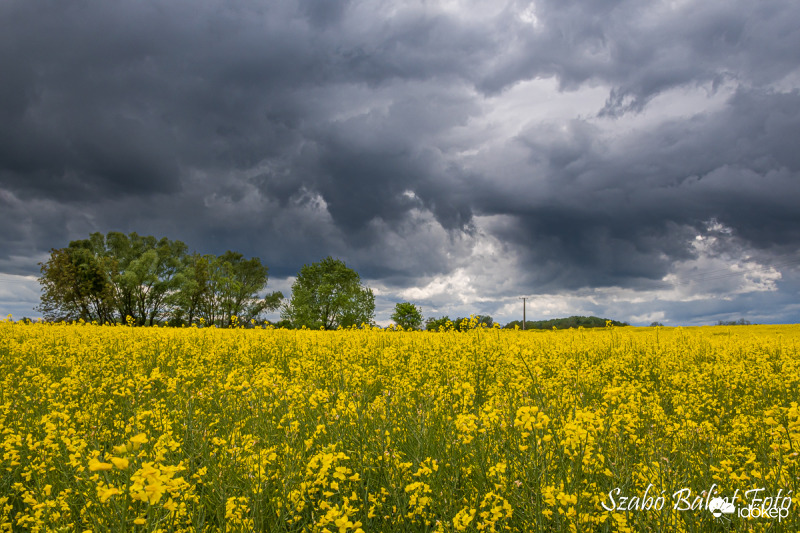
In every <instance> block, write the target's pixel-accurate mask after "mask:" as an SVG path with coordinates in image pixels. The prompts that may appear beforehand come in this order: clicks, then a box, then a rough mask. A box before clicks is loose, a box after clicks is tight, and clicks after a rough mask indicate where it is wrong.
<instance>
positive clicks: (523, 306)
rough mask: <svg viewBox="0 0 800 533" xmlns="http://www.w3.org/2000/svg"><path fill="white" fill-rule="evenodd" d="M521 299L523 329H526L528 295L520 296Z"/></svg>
mask: <svg viewBox="0 0 800 533" xmlns="http://www.w3.org/2000/svg"><path fill="white" fill-rule="evenodd" d="M519 299H520V300H522V329H523V331H524V330H525V300H527V299H528V298H527V297H526V296H520V297H519Z"/></svg>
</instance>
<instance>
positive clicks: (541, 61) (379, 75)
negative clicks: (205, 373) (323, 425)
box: [0, 0, 800, 320]
mask: <svg viewBox="0 0 800 533" xmlns="http://www.w3.org/2000/svg"><path fill="white" fill-rule="evenodd" d="M799 11H800V7H798V6H795V5H794V4H793V3H791V2H788V1H779V0H769V1H764V2H759V3H757V4H753V3H751V2H734V3H714V4H708V3H702V2H688V1H687V2H674V3H659V4H642V3H640V2H631V1H607V2H573V1H570V2H564V1H544V0H541V1H538V2H535V3H526V2H516V1H511V2H508V3H507V4H497V3H496V2H480V1H476V2H462V3H460V4H458V5H457V6H456V7H455V8H453V7H452V6H450V7H448V6H447V5H446V4H442V5H437V4H432V3H425V2H423V3H420V4H408V3H404V4H400V3H395V2H389V1H387V2H359V1H355V0H351V1H341V2H324V3H315V2H306V1H303V2H269V3H266V4H263V3H256V2H250V1H246V0H241V1H237V2H230V3H221V2H216V1H211V0H209V1H201V2H169V3H164V2H151V3H144V4H143V3H123V2H119V3H115V2H112V3H107V4H91V3H82V2H65V3H57V4H53V3H48V2H43V1H25V2H21V1H11V2H6V3H4V4H3V5H2V6H0V72H2V75H3V79H4V83H3V84H0V205H2V213H0V223H2V224H3V227H4V228H6V229H7V230H8V231H4V232H3V235H2V237H0V272H4V273H7V274H35V273H36V271H37V267H36V266H35V263H36V262H37V261H39V260H41V258H42V257H43V254H45V253H46V252H47V250H48V249H49V248H50V247H59V246H64V245H65V244H66V243H67V242H68V241H69V240H70V239H75V238H82V237H84V236H85V235H86V234H88V233H89V232H91V231H101V232H107V231H111V230H120V231H137V232H139V233H151V234H155V235H167V236H170V237H172V238H178V239H182V240H185V241H186V242H187V243H188V244H189V245H190V247H192V248H195V249H198V250H200V251H204V252H205V251H213V252H222V251H224V250H226V249H236V250H240V251H242V252H243V253H245V254H249V255H257V256H260V257H262V258H263V259H264V260H265V262H267V263H268V264H269V265H270V268H271V272H272V273H273V275H275V276H277V277H281V278H285V277H286V276H290V275H291V274H293V273H294V272H296V271H297V269H298V268H299V267H300V266H301V265H302V264H303V263H307V262H310V261H315V260H318V259H319V258H321V257H324V256H325V255H328V254H333V255H336V256H338V257H342V258H344V259H346V260H347V261H348V263H349V264H352V266H355V267H356V268H358V269H359V271H360V272H361V273H362V276H364V277H366V278H369V279H371V280H373V282H374V283H375V284H376V286H381V287H383V288H384V291H385V292H384V295H383V296H381V297H382V298H385V299H386V300H385V301H384V302H383V304H382V305H390V304H391V302H392V301H393V299H397V298H400V297H401V296H402V295H404V294H405V295H407V296H408V297H409V298H411V297H412V295H415V294H416V295H417V296H416V297H418V298H419V299H421V300H424V301H426V302H428V305H429V307H430V308H431V309H437V310H439V309H446V308H447V302H448V301H450V302H461V303H452V304H451V305H452V306H453V309H461V310H463V311H464V312H467V311H468V308H469V306H473V307H475V306H477V307H480V309H481V310H482V311H483V312H490V311H491V312H494V313H496V314H500V315H502V314H503V313H508V312H510V311H509V309H510V308H509V307H508V301H507V300H505V299H506V298H512V297H514V298H516V296H515V295H517V294H520V293H537V294H540V295H542V297H543V298H545V296H546V297H547V298H551V297H552V298H561V299H562V300H561V301H562V303H563V302H573V303H572V304H570V305H573V306H574V307H575V308H581V309H584V310H591V311H592V312H595V311H596V312H597V313H600V312H601V311H602V310H603V309H606V308H607V309H611V310H615V311H616V310H619V312H620V313H629V316H639V317H647V316H650V315H653V312H650V311H648V310H647V309H646V307H647V305H646V304H635V305H634V304H631V305H630V308H629V310H625V308H624V306H617V307H615V305H617V304H613V298H612V299H609V298H606V296H602V297H601V296H598V295H597V294H594V293H591V291H593V290H601V289H603V288H611V289H613V288H619V290H633V291H640V292H641V294H650V292H648V291H658V290H663V286H664V282H663V281H662V280H663V279H664V278H665V276H669V275H670V274H675V273H676V272H682V271H681V265H687V264H693V265H695V266H697V268H702V266H703V265H704V264H706V263H704V261H705V262H709V261H713V260H714V259H713V258H712V257H711V256H710V255H708V254H709V253H710V252H709V250H708V249H703V250H699V249H698V248H697V246H695V245H694V244H693V243H694V240H693V239H694V238H695V236H696V235H698V234H705V233H704V232H706V231H707V222H708V221H709V220H712V219H714V220H717V221H719V223H721V224H722V225H724V227H726V228H730V230H731V232H732V233H731V235H734V236H735V240H733V241H731V240H730V239H729V240H728V241H724V242H728V243H729V244H728V245H727V246H730V247H731V250H734V251H735V254H733V255H731V253H729V254H728V259H730V260H731V261H734V260H739V259H740V258H742V257H744V256H745V255H748V254H750V256H752V257H757V258H758V261H759V263H758V264H759V265H765V264H769V263H770V262H778V261H780V260H782V259H785V258H787V257H788V258H793V257H795V256H794V255H792V254H794V253H795V250H796V248H797V243H798V241H799V240H800V220H799V219H798V215H797V214H796V208H795V206H796V205H797V203H798V200H800V198H798V196H799V195H800V193H798V191H800V187H798V186H797V181H798V177H800V174H799V173H800V155H798V151H797V150H796V148H795V144H796V143H795V142H794V140H795V139H797V138H798V133H800V131H798V130H800V61H798V59H797V54H796V51H797V50H798V49H800V33H798V32H797V31H796V24H794V23H793V21H794V20H796V19H797V18H798V16H800V12H799ZM549 79H552V80H554V84H553V85H552V87H550V86H548V85H547V83H546V82H547V80H549ZM541 99H543V100H544V102H542V101H540V100H541ZM578 108H579V109H578ZM722 241H723V240H721V241H720V242H722ZM729 241H730V242H729ZM721 246H722V244H719V243H718V245H717V247H718V248H719V247H721ZM723 248H724V247H723ZM486 250H493V251H492V252H491V253H489V252H487V251H486ZM720 250H721V249H720ZM715 253H717V256H715V257H722V256H724V255H725V254H724V253H723V252H722V251H719V250H718V251H717V252H715ZM493 254H494V255H493ZM736 254H738V255H736ZM26 258H27V262H26ZM692 261H694V263H691V262H692ZM708 264H710V263H708ZM795 268H796V267H791V268H788V270H787V269H784V277H783V278H782V280H781V281H779V282H777V283H778V285H777V287H778V288H779V290H777V291H766V290H764V291H762V292H758V293H757V294H758V295H759V296H758V298H756V296H755V294H756V293H752V294H751V293H747V294H751V296H748V297H747V299H745V297H744V296H741V297H737V298H738V299H737V298H734V300H733V301H734V303H733V304H726V306H728V307H726V308H725V309H728V308H729V307H730V306H731V305H734V306H735V305H740V306H745V305H767V304H766V303H765V302H770V301H773V302H780V305H781V306H786V307H785V308H786V315H785V316H787V317H795V318H794V319H798V318H800V315H798V311H797V309H795V308H791V307H789V303H788V300H786V299H785V297H784V295H785V294H786V291H791V290H793V289H792V288H791V287H796V286H797V285H796V283H795V281H792V280H794V279H795V278H793V277H792V276H791V274H792V272H794V269H795ZM467 280H468V281H467ZM414 290H417V292H414ZM719 290H720V291H722V290H732V289H731V287H727V288H719ZM437 291H438V292H437ZM575 291H590V292H589V293H585V298H589V300H586V299H584V300H576V299H574V298H577V296H575V294H577V293H576V292H575ZM448 292H449V294H447V293H448ZM437 294H438V296H437ZM581 294H584V293H581ZM598 294H600V293H598ZM602 294H606V293H602ZM625 294H628V296H626V298H628V300H627V301H629V302H631V301H632V300H631V298H634V296H631V295H630V294H629V293H625ZM659 294H660V293H659ZM586 295H588V296H586ZM662 296H663V295H662ZM665 297H669V298H675V302H677V303H675V304H674V305H671V307H670V306H665V307H664V309H665V310H664V311H663V312H664V313H667V310H666V309H667V307H670V309H672V310H673V311H670V312H674V313H676V314H677V316H678V318H676V319H679V317H685V318H686V320H699V318H697V317H696V316H695V315H692V314H691V313H690V312H689V308H691V309H694V310H698V309H703V313H704V315H703V316H708V317H712V316H717V315H721V314H724V312H728V311H725V310H724V309H723V307H720V305H719V304H715V303H714V302H713V301H710V300H709V302H707V304H704V305H707V306H708V308H707V309H706V307H704V306H702V305H694V304H686V306H688V307H686V306H684V307H682V306H681V305H682V304H680V301H681V298H686V297H687V296H686V295H685V294H677V293H676V294H672V295H668V296H665ZM448 298H449V300H448ZM582 298H583V297H582ZM598 298H599V299H598ZM603 298H606V299H605V300H604V299H603ZM591 299H594V300H593V301H604V302H606V303H604V304H602V305H605V306H606V307H598V306H597V305H595V304H590V303H587V302H589V301H590V300H591ZM547 301H548V302H550V300H547ZM547 305H550V306H551V307H550V308H551V309H554V310H561V309H563V306H559V305H556V304H555V303H552V302H551V303H548V304H547ZM598 305H599V304H598ZM665 305H666V304H665ZM458 306H461V307H458ZM715 306H716V307H715ZM731 312H732V311H731ZM450 314H456V313H455V311H453V312H451V313H450ZM601 314H602V313H601ZM606 314H608V313H606ZM653 316H655V315H653ZM665 316H666V315H665ZM763 316H773V315H772V314H769V313H766V312H765V313H764V314H763ZM619 317H620V318H623V319H624V318H626V316H621V315H620V316H619ZM510 318H513V317H509V319H510ZM765 320H766V319H765ZM769 320H773V319H772V318H770V319H769ZM774 320H780V318H775V319H774Z"/></svg>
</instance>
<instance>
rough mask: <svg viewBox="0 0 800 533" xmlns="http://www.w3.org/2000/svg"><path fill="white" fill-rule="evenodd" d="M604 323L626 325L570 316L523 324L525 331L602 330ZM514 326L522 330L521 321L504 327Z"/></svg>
mask: <svg viewBox="0 0 800 533" xmlns="http://www.w3.org/2000/svg"><path fill="white" fill-rule="evenodd" d="M606 322H611V325H612V326H627V325H628V324H627V323H625V322H618V321H616V320H609V319H608V318H600V317H596V316H571V317H569V318H553V319H550V320H528V321H527V322H525V329H553V328H556V329H569V328H579V327H582V328H604V327H606ZM514 326H519V328H520V329H522V321H521V320H514V321H512V322H509V323H508V324H506V325H505V326H504V327H506V328H509V329H514Z"/></svg>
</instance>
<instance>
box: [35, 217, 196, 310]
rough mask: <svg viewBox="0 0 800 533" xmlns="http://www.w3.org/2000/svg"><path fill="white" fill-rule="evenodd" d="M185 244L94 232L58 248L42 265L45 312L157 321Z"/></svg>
mask: <svg viewBox="0 0 800 533" xmlns="http://www.w3.org/2000/svg"><path fill="white" fill-rule="evenodd" d="M185 255H186V245H185V244H184V243H182V242H180V241H171V240H169V239H167V238H163V239H161V240H156V238H155V237H152V236H148V237H142V236H140V235H138V234H136V233H131V234H129V235H125V234H123V233H119V232H110V233H108V235H107V236H105V237H104V236H103V235H102V234H100V233H93V234H92V235H90V236H89V238H88V239H83V240H77V241H72V242H70V243H69V246H68V247H67V248H62V249H59V250H53V251H52V252H51V255H50V259H49V260H48V261H47V262H45V263H43V264H42V265H41V267H42V277H41V278H40V283H41V285H42V305H40V310H41V311H42V314H43V315H44V316H45V317H46V318H49V319H56V320H58V319H67V320H69V319H75V318H84V319H86V320H98V321H100V322H113V321H116V320H121V321H124V320H125V319H126V318H127V317H128V316H131V317H133V319H134V320H135V322H136V323H137V324H140V325H142V324H148V323H149V324H150V325H153V324H154V323H155V321H156V320H158V319H159V318H160V317H161V316H163V315H164V314H165V313H166V312H167V310H168V307H169V305H170V298H169V297H170V295H171V294H172V293H174V291H175V290H176V289H177V287H178V284H179V281H180V278H179V276H178V274H179V273H180V271H181V270H182V268H183V265H184V263H185V261H184V257H185Z"/></svg>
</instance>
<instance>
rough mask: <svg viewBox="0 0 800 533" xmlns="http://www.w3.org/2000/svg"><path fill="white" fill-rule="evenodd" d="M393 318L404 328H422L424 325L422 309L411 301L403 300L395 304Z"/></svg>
mask: <svg viewBox="0 0 800 533" xmlns="http://www.w3.org/2000/svg"><path fill="white" fill-rule="evenodd" d="M392 320H394V322H395V324H397V325H398V326H401V327H402V328H403V329H420V328H421V327H422V311H420V310H419V308H418V307H417V306H415V305H414V304H412V303H410V302H401V303H398V304H396V305H395V306H394V314H392Z"/></svg>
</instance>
